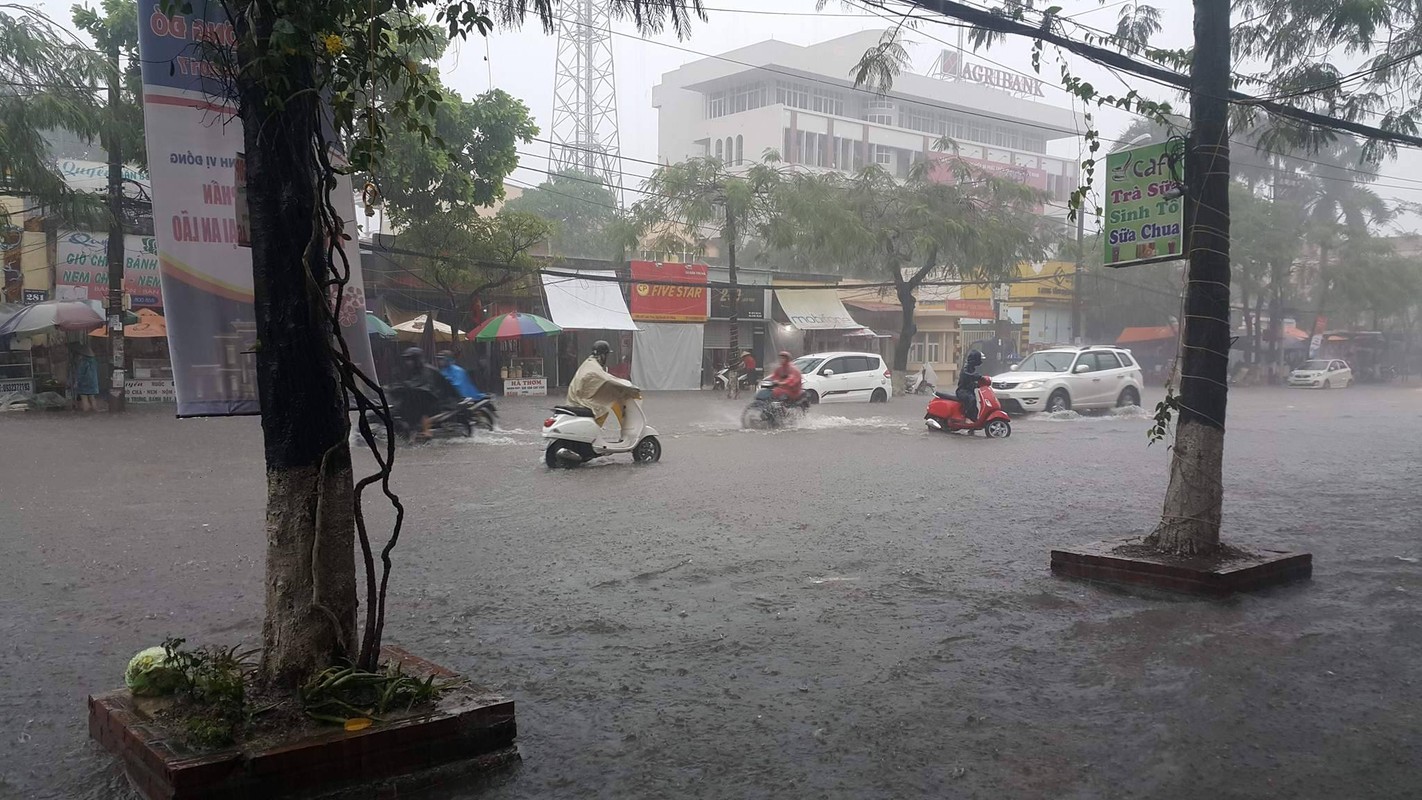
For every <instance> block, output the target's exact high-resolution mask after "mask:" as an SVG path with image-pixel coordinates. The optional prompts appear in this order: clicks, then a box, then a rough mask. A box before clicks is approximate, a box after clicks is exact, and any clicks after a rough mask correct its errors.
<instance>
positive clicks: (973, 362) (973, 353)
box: [968, 350, 983, 367]
mask: <svg viewBox="0 0 1422 800" xmlns="http://www.w3.org/2000/svg"><path fill="white" fill-rule="evenodd" d="M981 363H983V353H982V351H981V350H970V351H968V366H970V367H976V366H977V365H979V364H981Z"/></svg>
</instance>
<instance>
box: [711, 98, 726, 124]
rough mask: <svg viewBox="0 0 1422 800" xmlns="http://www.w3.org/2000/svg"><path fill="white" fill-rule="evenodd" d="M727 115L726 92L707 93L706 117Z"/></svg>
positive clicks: (713, 117)
mask: <svg viewBox="0 0 1422 800" xmlns="http://www.w3.org/2000/svg"><path fill="white" fill-rule="evenodd" d="M724 116H726V93H725V92H714V93H712V94H708V95H706V118H707V119H715V118H716V117H724Z"/></svg>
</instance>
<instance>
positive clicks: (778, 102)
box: [652, 31, 1082, 216]
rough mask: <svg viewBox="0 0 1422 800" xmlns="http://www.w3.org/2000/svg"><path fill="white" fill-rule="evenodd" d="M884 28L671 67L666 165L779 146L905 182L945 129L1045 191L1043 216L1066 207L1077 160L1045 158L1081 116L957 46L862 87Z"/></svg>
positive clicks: (967, 151) (966, 147) (655, 99)
mask: <svg viewBox="0 0 1422 800" xmlns="http://www.w3.org/2000/svg"><path fill="white" fill-rule="evenodd" d="M880 35H881V32H880V31H862V32H860V33H855V34H851V35H849V36H842V37H840V38H838V39H832V40H830V41H828V42H822V43H820V44H815V45H810V46H808V47H805V46H800V45H796V44H790V43H788V42H779V41H765V42H760V43H758V44H753V45H750V46H748V47H743V48H740V49H738V50H732V51H730V52H728V53H725V54H723V55H722V56H720V57H716V58H704V59H701V60H699V61H693V62H691V63H689V64H686V65H684V66H682V67H680V68H678V69H676V70H674V71H672V72H668V73H666V74H664V75H663V76H662V80H661V83H659V84H658V85H657V86H655V87H654V88H653V89H652V105H653V106H655V107H656V108H657V111H658V114H659V125H660V129H659V141H658V150H659V153H658V157H659V160H661V161H662V162H663V163H675V162H678V161H682V160H685V159H687V158H692V157H696V156H718V157H721V158H723V159H725V160H726V161H728V162H730V163H743V162H747V161H754V160H758V159H760V158H761V157H763V156H764V154H765V152H766V151H768V150H774V151H776V152H778V153H779V154H780V157H781V159H782V160H783V161H785V162H788V163H791V164H797V165H802V166H805V167H808V168H818V169H832V170H841V171H846V172H852V171H856V170H858V169H861V168H862V167H863V166H864V165H865V164H868V163H877V164H880V165H882V166H883V167H884V168H885V169H887V170H888V171H889V172H890V173H891V174H894V175H896V176H898V177H900V178H904V177H907V176H908V174H909V170H910V169H911V168H912V166H913V164H914V163H915V162H917V161H919V160H923V159H926V158H931V157H933V156H934V154H935V153H940V151H941V148H939V147H937V146H936V143H937V142H938V140H939V139H940V137H943V136H947V137H949V138H951V139H952V140H953V141H954V142H955V143H956V144H957V147H958V150H957V154H958V155H959V156H960V157H962V158H964V159H965V160H967V161H968V163H970V164H973V165H975V166H979V167H983V168H987V169H991V170H993V171H994V172H997V173H999V174H1003V175H1009V176H1012V177H1015V178H1017V179H1019V180H1021V181H1022V182H1024V183H1027V184H1029V185H1032V186H1035V187H1037V188H1039V189H1043V190H1045V191H1046V192H1047V193H1048V196H1049V197H1050V202H1049V204H1048V206H1047V207H1046V208H1044V213H1047V214H1049V215H1051V216H1060V215H1063V214H1065V206H1064V203H1065V201H1066V199H1067V198H1068V197H1069V196H1070V195H1071V192H1072V190H1074V189H1075V188H1076V187H1077V186H1078V184H1079V180H1078V174H1079V168H1078V158H1077V157H1076V155H1075V154H1073V155H1072V156H1070V157H1067V158H1061V157H1056V156H1051V155H1048V154H1047V144H1048V142H1051V141H1053V140H1057V139H1065V138H1068V137H1076V136H1078V132H1079V131H1080V130H1081V127H1082V126H1081V122H1080V120H1079V119H1078V118H1077V116H1076V115H1075V114H1074V113H1073V112H1072V111H1070V110H1068V109H1065V108H1061V107H1058V106H1054V105H1050V104H1048V103H1044V102H1039V101H1037V100H1035V99H1032V98H1033V97H1039V96H1040V95H1041V87H1040V84H1038V83H1037V82H1036V81H1035V80H1033V79H1031V78H1028V77H1025V76H1023V75H1021V74H1018V73H1015V72H1010V71H1006V70H1000V69H997V68H994V67H991V66H989V65H986V64H983V63H977V62H975V61H974V59H973V58H972V57H971V56H969V57H968V58H967V59H966V61H965V60H964V59H963V58H961V57H960V56H959V55H958V52H957V51H954V50H945V51H944V53H943V55H942V56H941V57H940V58H939V60H938V61H937V62H935V64H934V70H933V72H934V73H935V74H936V75H937V77H930V76H926V75H918V74H912V73H908V72H905V73H902V74H900V75H899V76H898V77H897V78H895V80H894V86H893V91H892V92H890V93H889V94H888V95H883V96H881V95H876V94H873V93H871V92H867V91H861V90H856V89H855V88H854V85H853V81H852V79H851V78H850V77H849V76H850V70H851V68H852V67H853V66H854V65H855V64H856V63H857V62H858V61H859V60H860V58H861V57H862V56H863V54H864V52H865V50H867V49H868V48H870V47H872V46H874V45H875V44H877V43H878V42H879V38H880Z"/></svg>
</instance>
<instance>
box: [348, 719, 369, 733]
mask: <svg viewBox="0 0 1422 800" xmlns="http://www.w3.org/2000/svg"><path fill="white" fill-rule="evenodd" d="M369 727H370V720H369V719H367V718H366V717H351V718H350V719H348V720H346V730H348V731H363V730H365V729H366V728H369Z"/></svg>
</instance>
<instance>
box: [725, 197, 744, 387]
mask: <svg viewBox="0 0 1422 800" xmlns="http://www.w3.org/2000/svg"><path fill="white" fill-rule="evenodd" d="M724 236H725V239H726V274H727V276H729V277H730V279H731V311H730V313H729V314H728V317H729V320H728V324H729V325H730V326H731V331H730V336H731V338H730V341H729V343H728V344H727V346H728V347H729V348H730V353H728V354H727V356H726V363H727V364H728V365H738V364H739V363H740V360H741V332H740V321H741V290H740V289H737V288H736V215H735V214H733V213H731V208H730V201H729V200H728V201H727V206H726V230H725V231H724ZM738 372H739V370H738V369H732V370H731V372H730V374H737V373H738ZM732 389H733V391H732V394H734V393H735V391H734V387H732Z"/></svg>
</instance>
